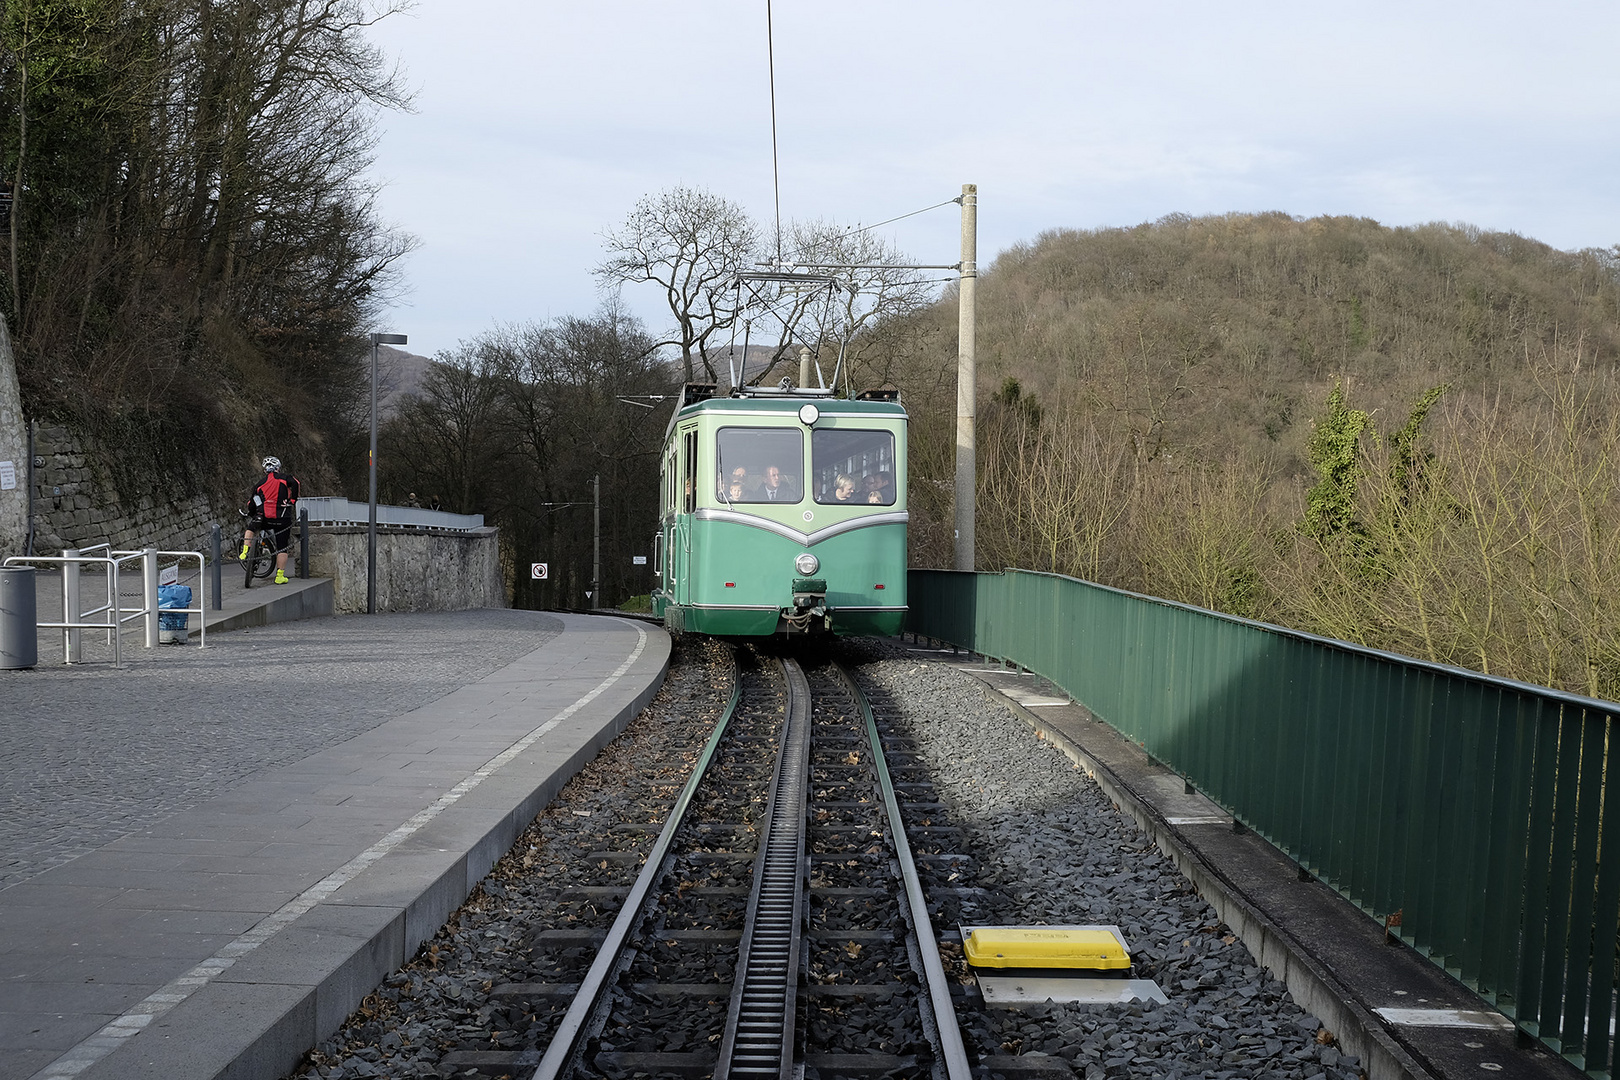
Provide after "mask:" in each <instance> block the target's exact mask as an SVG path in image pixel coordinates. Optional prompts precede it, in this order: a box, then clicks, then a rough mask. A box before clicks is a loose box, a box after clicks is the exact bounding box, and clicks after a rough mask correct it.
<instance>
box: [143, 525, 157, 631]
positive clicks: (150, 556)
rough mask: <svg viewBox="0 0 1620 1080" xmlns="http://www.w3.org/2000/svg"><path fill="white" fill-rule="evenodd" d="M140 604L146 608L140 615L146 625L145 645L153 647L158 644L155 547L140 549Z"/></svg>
mask: <svg viewBox="0 0 1620 1080" xmlns="http://www.w3.org/2000/svg"><path fill="white" fill-rule="evenodd" d="M141 606H142V607H144V608H145V609H146V613H145V615H143V616H142V617H141V622H142V624H143V625H144V626H145V627H146V647H147V648H148V649H155V648H157V644H158V556H157V548H144V549H142V551H141Z"/></svg>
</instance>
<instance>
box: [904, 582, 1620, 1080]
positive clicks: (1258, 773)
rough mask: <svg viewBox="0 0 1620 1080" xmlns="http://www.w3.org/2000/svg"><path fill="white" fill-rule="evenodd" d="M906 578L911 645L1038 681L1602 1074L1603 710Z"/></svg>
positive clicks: (1189, 619)
mask: <svg viewBox="0 0 1620 1080" xmlns="http://www.w3.org/2000/svg"><path fill="white" fill-rule="evenodd" d="M909 585H910V591H909V602H910V605H911V610H910V612H909V613H908V616H907V624H906V628H907V629H908V630H911V631H913V632H914V633H917V634H920V635H926V636H928V637H931V638H936V639H939V640H942V641H946V642H950V643H952V644H955V645H958V646H960V647H963V648H966V649H969V650H971V651H973V652H976V653H980V654H982V655H984V656H986V657H990V658H994V659H997V660H1004V661H1010V662H1013V663H1016V664H1018V665H1019V666H1020V667H1023V668H1026V669H1028V670H1030V671H1032V672H1035V673H1037V674H1039V675H1042V676H1044V677H1046V678H1047V679H1050V680H1051V681H1052V682H1053V683H1055V684H1056V685H1058V686H1060V687H1062V688H1063V689H1064V690H1065V691H1066V692H1068V693H1069V695H1070V696H1071V697H1073V698H1074V699H1075V700H1077V701H1079V702H1081V703H1083V704H1084V705H1085V706H1086V707H1087V708H1088V709H1089V710H1090V711H1091V712H1092V713H1093V714H1094V715H1095V716H1096V717H1097V718H1098V719H1100V720H1103V721H1106V722H1107V723H1108V724H1110V725H1112V726H1113V727H1114V728H1116V729H1118V730H1119V731H1120V732H1121V733H1123V734H1124V735H1126V736H1127V737H1129V738H1130V739H1131V741H1132V742H1135V743H1137V744H1139V745H1140V746H1142V747H1143V748H1144V749H1146V751H1147V752H1148V753H1149V754H1151V755H1152V756H1153V757H1155V758H1157V759H1158V760H1160V761H1162V762H1164V763H1165V764H1166V765H1168V766H1170V767H1171V768H1173V769H1175V770H1176V771H1177V772H1179V773H1181V774H1182V775H1183V776H1185V777H1186V778H1187V779H1188V780H1189V781H1190V782H1191V783H1193V784H1194V785H1196V786H1197V787H1198V789H1199V790H1201V791H1203V792H1204V793H1205V794H1207V795H1208V796H1209V797H1210V798H1211V799H1213V800H1215V801H1216V802H1218V803H1220V804H1221V805H1222V806H1224V807H1225V808H1226V809H1227V810H1228V811H1230V812H1231V814H1232V816H1233V818H1234V820H1236V821H1238V822H1241V823H1242V824H1243V825H1245V826H1247V827H1249V828H1251V829H1253V830H1254V831H1255V832H1256V833H1259V834H1260V835H1262V836H1264V837H1265V838H1266V839H1267V840H1269V841H1270V842H1271V843H1272V844H1274V845H1276V846H1277V847H1278V848H1280V849H1281V850H1282V851H1284V852H1285V853H1287V854H1288V856H1289V857H1290V858H1292V859H1294V860H1295V861H1296V862H1297V863H1299V865H1300V866H1301V867H1302V868H1304V869H1305V870H1307V871H1309V872H1310V873H1311V874H1313V875H1314V876H1316V877H1317V878H1318V879H1319V880H1321V881H1322V882H1324V883H1325V884H1327V885H1329V886H1330V887H1332V888H1333V889H1335V890H1336V891H1337V892H1339V893H1340V894H1341V895H1343V896H1345V897H1346V898H1347V899H1349V900H1350V901H1351V902H1353V903H1355V904H1356V905H1357V906H1359V907H1360V908H1361V909H1362V910H1363V911H1365V912H1366V913H1368V914H1369V915H1371V916H1373V917H1375V918H1377V919H1380V920H1381V921H1383V922H1384V924H1385V926H1386V927H1387V929H1388V932H1389V933H1390V934H1391V935H1393V936H1395V937H1397V938H1399V939H1400V940H1401V941H1403V942H1405V943H1406V944H1408V945H1410V946H1411V947H1412V948H1413V949H1414V950H1415V951H1416V952H1418V953H1419V954H1420V955H1423V956H1425V957H1427V958H1428V959H1429V960H1431V961H1432V962H1434V963H1435V964H1438V965H1440V966H1441V967H1443V968H1444V969H1445V970H1446V971H1448V972H1450V973H1451V974H1452V975H1453V976H1454V977H1456V978H1458V979H1459V980H1460V981H1462V982H1463V983H1464V984H1465V985H1467V986H1468V987H1470V988H1471V989H1473V990H1474V991H1475V992H1477V993H1478V994H1480V996H1481V997H1482V998H1483V999H1484V1000H1485V1001H1486V1002H1488V1003H1489V1004H1491V1005H1493V1006H1495V1007H1496V1008H1497V1009H1498V1010H1500V1011H1501V1012H1502V1013H1504V1014H1505V1015H1507V1016H1508V1017H1510V1018H1512V1020H1513V1021H1514V1023H1515V1024H1516V1025H1517V1026H1518V1028H1519V1030H1521V1031H1523V1032H1525V1033H1526V1034H1527V1035H1530V1036H1533V1037H1535V1038H1539V1039H1540V1040H1541V1041H1542V1042H1543V1043H1545V1044H1546V1045H1547V1046H1548V1047H1550V1048H1551V1049H1552V1050H1554V1051H1556V1052H1557V1053H1559V1054H1561V1055H1562V1056H1563V1057H1565V1058H1566V1059H1568V1060H1569V1061H1570V1062H1572V1063H1573V1064H1575V1065H1576V1066H1577V1067H1578V1068H1580V1069H1583V1070H1584V1071H1586V1072H1587V1073H1588V1074H1589V1075H1592V1076H1595V1077H1600V1078H1606V1077H1609V1076H1610V1075H1612V1067H1613V1058H1614V1034H1613V1026H1612V1024H1613V1019H1614V1015H1615V989H1616V987H1615V982H1616V964H1617V949H1616V941H1617V935H1620V846H1616V845H1615V844H1613V843H1609V842H1608V841H1609V839H1610V838H1611V837H1613V836H1615V835H1620V798H1615V799H1610V798H1606V797H1605V796H1606V793H1607V791H1608V783H1609V779H1610V775H1611V772H1613V771H1615V770H1617V769H1620V761H1617V760H1616V758H1615V757H1614V756H1611V755H1610V754H1609V753H1608V747H1609V743H1610V740H1611V738H1613V737H1614V736H1615V735H1616V734H1620V732H1617V731H1616V728H1615V724H1616V719H1617V717H1620V704H1616V703H1614V702H1609V701H1599V700H1596V699H1592V698H1585V697H1581V696H1579V695H1575V694H1567V693H1561V692H1559V691H1556V690H1549V689H1546V688H1544V687H1539V686H1531V685H1529V684H1526V683H1519V682H1514V681H1512V680H1507V679H1497V678H1491V677H1489V676H1485V675H1479V674H1476V673H1474V672H1470V671H1464V670H1462V669H1459V668H1452V667H1448V666H1446V665H1442V664H1433V663H1427V662H1424V661H1420V660H1415V659H1412V658H1410V657H1404V656H1398V655H1395V654H1392V653H1385V652H1379V651H1377V650H1374V649H1367V648H1363V647H1360V646H1357V645H1352V644H1348V643H1345V642H1342V641H1333V640H1330V639H1327V638H1320V637H1315V636H1312V635H1310V634H1304V633H1300V632H1297V631H1293V630H1287V629H1284V628H1281V627H1276V626H1268V625H1265V624H1263V623H1257V622H1251V621H1248V620H1244V619H1239V618H1235V617H1232V616H1227V615H1221V614H1217V613H1214V612H1209V611H1204V610H1201V609H1198V608H1193V607H1189V606H1186V605H1183V604H1176V603H1171V602H1169V601H1165V600H1158V599H1154V598H1152V597H1146V596H1139V595H1136V594H1132V593H1127V592H1122V591H1120V590H1117V589H1110V588H1106V587H1104V586H1100V585H1093V584H1090V583H1087V582H1083V581H1078V580H1075V579H1073V578H1066V577H1061V576H1059V575H1055V574H1040V573H1030V572H1026V571H1016V570H1009V571H1007V572H1006V573H985V574H973V573H967V572H957V571H949V570H913V571H911V575H910V581H909Z"/></svg>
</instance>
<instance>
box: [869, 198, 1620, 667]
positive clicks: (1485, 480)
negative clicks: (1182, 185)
mask: <svg viewBox="0 0 1620 1080" xmlns="http://www.w3.org/2000/svg"><path fill="white" fill-rule="evenodd" d="M1617 269H1620V252H1617V251H1616V250H1612V249H1611V250H1602V251H1585V252H1580V253H1567V252H1560V251H1556V250H1554V249H1552V248H1549V247H1547V246H1546V245H1544V244H1540V243H1537V242H1535V241H1533V240H1528V239H1525V238H1523V237H1519V236H1515V235H1511V234H1503V233H1488V232H1482V231H1480V230H1478V229H1474V228H1470V227H1467V226H1451V225H1426V226H1421V227H1417V228H1405V229H1391V228H1386V227H1383V226H1381V225H1379V224H1377V223H1376V222H1372V221H1368V220H1365V219H1355V218H1317V219H1312V220H1296V219H1293V218H1290V217H1288V216H1286V215H1283V214H1263V215H1227V216H1223V217H1211V218H1198V219H1192V218H1187V217H1184V216H1172V217H1169V218H1165V219H1163V220H1161V221H1158V222H1156V223H1153V224H1151V225H1143V226H1139V227H1137V228H1133V229H1111V230H1101V231H1096V232H1075V231H1059V232H1052V233H1048V234H1045V235H1043V236H1042V237H1040V238H1039V239H1038V240H1037V241H1035V242H1034V243H1032V244H1029V245H1025V246H1020V247H1018V248H1015V249H1013V250H1011V251H1009V252H1007V253H1005V254H1003V255H1002V256H1001V257H1000V258H998V259H997V260H996V261H995V263H994V264H993V265H992V266H991V268H990V269H989V271H988V272H987V273H985V274H984V275H983V277H982V281H981V286H980V291H979V298H980V302H979V315H978V324H979V338H978V354H979V372H980V392H979V393H980V397H979V402H980V405H979V448H980V449H979V454H980V456H979V462H980V477H979V491H980V495H979V499H980V502H979V533H978V560H979V565H980V567H981V568H986V569H988V568H998V567H1002V566H1015V565H1016V566H1022V567H1028V568H1032V569H1046V570H1055V571H1058V572H1062V573H1066V574H1073V575H1075V576H1078V577H1082V578H1087V579H1090V580H1094V581H1099V582H1103V583H1106V584H1112V585H1117V586H1121V587H1125V588H1129V589H1133V590H1137V591H1141V592H1145V593H1150V594H1153V595H1158V596H1165V597H1169V598H1172V599H1177V600H1183V601H1187V602H1191V603H1195V604H1199V605H1202V606H1206V607H1212V608H1217V609H1220V610H1224V611H1228V612H1233V613H1236V614H1240V615H1245V616H1251V617H1255V618H1260V619H1264V620H1267V621H1272V622H1279V623H1283V624H1285V625H1291V626H1295V627H1299V628H1302V629H1307V630H1311V631H1315V632H1319V633H1324V634H1329V635H1331V636H1334V637H1339V638H1346V639H1349V640H1352V641H1359V642H1365V643H1368V644H1372V645H1376V646H1380V647H1385V648H1392V649H1395V650H1398V651H1401V652H1406V653H1410V654H1414V655H1418V656H1424V657H1428V658H1432V659H1436V660H1441V661H1444V662H1449V663H1456V664H1462V665H1466V666H1470V667H1474V668H1477V669H1481V670H1486V671H1490V672H1494V673H1498V674H1505V675H1510V676H1515V677H1520V678H1525V679H1529V680H1532V681H1535V682H1542V683H1550V684H1552V685H1557V686H1564V687H1567V688H1570V689H1574V690H1579V691H1582V692H1586V693H1593V694H1599V695H1604V696H1614V695H1615V694H1616V693H1620V616H1617V614H1616V611H1615V607H1616V600H1617V598H1620V533H1617V531H1616V525H1617V523H1620V429H1617V427H1616V418H1617V417H1620V383H1617V380H1616V377H1615V375H1616V371H1615V365H1616V360H1617V358H1620V276H1617ZM955 330H956V304H955V297H954V296H947V297H945V298H944V299H943V300H941V301H940V302H939V303H938V304H936V305H935V306H934V307H933V308H931V309H929V310H928V311H926V312H924V313H923V314H921V315H920V316H916V317H912V318H910V319H906V320H897V321H894V322H891V324H889V325H887V326H885V327H884V328H883V334H884V335H885V336H886V337H887V339H888V340H889V343H890V348H889V349H888V351H887V353H886V355H885V357H884V359H883V361H881V362H879V363H876V364H874V365H873V367H872V368H871V369H869V371H868V372H867V374H868V377H869V378H873V379H878V378H889V379H893V380H894V381H896V382H898V383H899V384H901V385H902V386H903V387H904V388H905V390H906V392H907V398H908V401H909V404H910V407H911V409H912V411H913V414H914V416H915V417H916V418H917V423H916V425H915V429H914V438H913V458H912V473H913V475H912V491H913V498H914V516H913V529H912V535H913V545H914V550H913V557H914V562H915V563H916V564H918V565H935V566H939V565H949V563H950V551H951V547H950V522H949V517H950V502H949V500H950V487H951V470H952V467H953V455H954V448H953V442H952V439H953V435H952V432H953V427H954V357H955V351H956V339H955Z"/></svg>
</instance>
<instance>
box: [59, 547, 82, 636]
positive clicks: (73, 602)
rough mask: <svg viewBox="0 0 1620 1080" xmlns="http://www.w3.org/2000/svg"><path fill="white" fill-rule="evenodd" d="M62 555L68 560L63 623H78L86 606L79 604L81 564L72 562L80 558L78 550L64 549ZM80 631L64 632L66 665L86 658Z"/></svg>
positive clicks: (63, 580) (64, 582)
mask: <svg viewBox="0 0 1620 1080" xmlns="http://www.w3.org/2000/svg"><path fill="white" fill-rule="evenodd" d="M62 555H63V556H64V557H65V558H66V559H67V560H68V561H67V562H64V563H63V564H62V621H63V622H78V621H79V619H80V618H82V617H83V613H84V605H83V604H82V603H80V602H79V564H78V563H76V562H73V561H72V560H74V559H77V558H78V557H79V549H78V548H64V549H63V550H62ZM82 633H83V631H80V630H63V631H62V662H63V663H64V664H77V663H78V662H79V661H80V660H82V659H83V658H84V643H83V642H82V641H81V640H80V635H81V634H82Z"/></svg>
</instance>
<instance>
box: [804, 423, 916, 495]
mask: <svg viewBox="0 0 1620 1080" xmlns="http://www.w3.org/2000/svg"><path fill="white" fill-rule="evenodd" d="M810 461H811V474H812V477H811V479H812V487H811V492H812V494H813V495H814V496H815V500H816V502H818V503H831V504H833V505H839V504H847V505H872V506H893V505H894V501H895V497H896V495H897V493H898V492H899V480H898V478H897V476H896V474H895V467H894V433H893V432H890V431H857V430H853V429H851V428H817V429H815V430H814V431H813V432H811V434H810Z"/></svg>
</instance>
